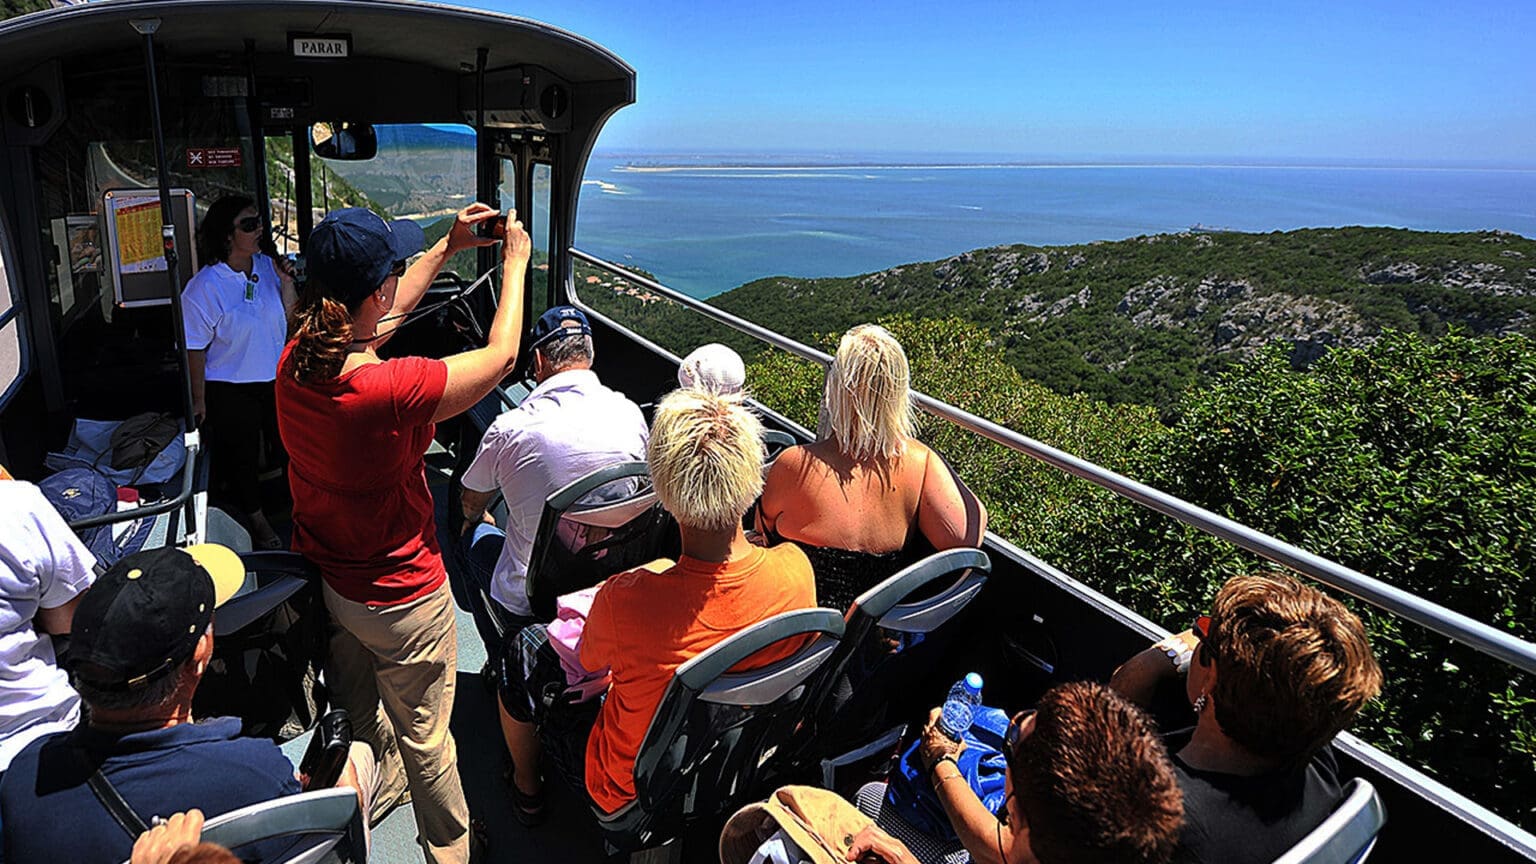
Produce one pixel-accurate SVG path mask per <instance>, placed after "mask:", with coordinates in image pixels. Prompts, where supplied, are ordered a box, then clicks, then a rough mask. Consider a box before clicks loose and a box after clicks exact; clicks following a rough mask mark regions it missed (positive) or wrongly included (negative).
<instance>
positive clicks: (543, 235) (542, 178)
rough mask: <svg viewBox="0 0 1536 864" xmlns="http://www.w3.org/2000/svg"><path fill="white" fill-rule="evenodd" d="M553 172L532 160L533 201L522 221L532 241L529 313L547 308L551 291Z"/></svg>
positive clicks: (546, 164) (542, 163) (546, 166)
mask: <svg viewBox="0 0 1536 864" xmlns="http://www.w3.org/2000/svg"><path fill="white" fill-rule="evenodd" d="M553 179H554V172H553V170H551V168H550V166H549V163H548V162H535V163H534V165H533V201H532V202H530V204H531V206H530V207H529V209H530V210H531V211H532V212H531V213H530V214H529V215H530V216H531V217H532V218H531V219H529V220H526V222H527V227H528V238H529V239H530V240H532V241H533V257H532V263H533V276H534V278H533V279H532V280H531V281H530V282H529V284H528V291H529V293H530V294H532V295H533V314H535V315H539V314H541V313H543V311H544V310H545V309H547V308H549V298H550V296H551V295H552V293H553V291H552V290H551V283H550V279H551V278H552V277H551V275H550V274H551V271H550V267H549V258H550V243H551V241H552V239H553V238H552V232H551V230H550V229H551V226H550V218H549V202H550V188H551V186H553Z"/></svg>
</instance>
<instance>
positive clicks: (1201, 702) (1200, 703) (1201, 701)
mask: <svg viewBox="0 0 1536 864" xmlns="http://www.w3.org/2000/svg"><path fill="white" fill-rule="evenodd" d="M1194 709H1195V713H1196V714H1199V713H1200V712H1201V711H1204V710H1205V694H1204V693H1201V694H1200V695H1199V696H1198V697H1196V699H1195V704H1194Z"/></svg>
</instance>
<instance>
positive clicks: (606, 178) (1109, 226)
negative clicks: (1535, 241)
mask: <svg viewBox="0 0 1536 864" xmlns="http://www.w3.org/2000/svg"><path fill="white" fill-rule="evenodd" d="M1341 225H1380V226H1392V227H1399V228H1415V229H1421V230H1428V231H1474V230H1482V229H1494V228H1496V229H1502V230H1506V231H1513V232H1516V233H1519V234H1523V235H1525V236H1528V237H1530V236H1536V170H1518V169H1514V170H1501V169H1447V168H1425V169H1413V168H1372V167H1347V168H1320V167H1289V166H1265V167H1251V166H1188V165H1168V166H1157V165H1102V166H1083V165H1072V166H1065V165H1037V166H1027V165H990V166H989V165H952V166H946V165H927V166H924V165H901V166H896V165H867V166H834V165H816V164H810V165H805V164H802V165H798V166H756V167H752V166H744V167H735V168H732V167H717V166H697V165H687V164H684V165H674V166H654V165H650V164H648V163H647V162H643V161H640V160H630V159H618V158H594V159H592V161H591V162H590V163H589V164H588V166H587V173H586V177H585V181H584V185H583V188H582V192H581V203H580V209H579V211H578V216H577V224H576V245H577V246H578V247H580V248H582V249H584V250H586V251H588V252H591V253H593V254H596V255H600V256H602V257H605V258H609V259H610V260H614V261H617V262H618V263H620V264H628V265H633V266H637V267H641V268H643V269H645V270H649V271H651V272H652V273H655V274H656V275H657V276H658V277H659V278H660V279H661V281H662V282H663V283H665V284H667V285H670V286H672V287H674V288H677V289H679V290H682V291H685V292H687V293H689V294H691V295H693V296H696V297H708V296H711V295H714V294H718V293H720V292H722V291H727V290H729V289H731V288H734V287H736V286H737V285H740V284H742V283H744V282H749V281H751V280H753V279H757V278H761V277H764V276H775V275H787V276H848V275H854V274H858V273H866V272H870V271H874V270H881V269H885V268H887V267H892V266H895V265H897V264H903V263H907V262H911V261H927V260H934V259H938V258H945V257H948V256H951V255H955V254H958V253H960V252H964V251H966V250H969V249H977V248H981V247H986V246H997V245H1002V244H1009V243H1028V244H1034V245H1059V244H1072V243H1087V242H1091V241H1094V240H1120V239H1124V238H1127V237H1135V236H1138V235H1142V234H1157V233H1164V232H1171V231H1182V230H1185V229H1188V228H1191V227H1194V226H1204V227H1207V228H1222V229H1234V230H1240V231H1273V230H1289V229H1293V228H1305V227H1324V226H1341Z"/></svg>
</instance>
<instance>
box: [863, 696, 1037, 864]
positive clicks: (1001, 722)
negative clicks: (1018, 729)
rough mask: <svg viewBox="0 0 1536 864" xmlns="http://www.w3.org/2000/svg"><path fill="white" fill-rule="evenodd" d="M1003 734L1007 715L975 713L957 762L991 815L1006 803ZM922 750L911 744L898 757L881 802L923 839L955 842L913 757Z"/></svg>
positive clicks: (995, 711)
mask: <svg viewBox="0 0 1536 864" xmlns="http://www.w3.org/2000/svg"><path fill="white" fill-rule="evenodd" d="M1007 732H1008V715H1007V714H1005V713H1003V712H1002V711H999V710H998V709H996V708H988V707H986V706H981V707H980V708H977V709H976V718H975V720H974V722H972V724H971V728H970V729H968V730H966V733H965V735H964V738H965V749H964V750H963V751H961V753H960V758H959V759H957V760H956V763H957V764H958V765H959V766H960V774H961V775H962V776H963V777H965V782H966V783H967V784H968V785H969V786H970V787H971V791H972V792H975V793H976V797H977V798H980V799H981V803H982V804H983V805H984V806H986V808H987V810H988V811H989V812H991V813H994V814H995V813H997V812H998V811H1000V810H1002V809H1003V800H1004V798H1005V797H1006V792H1005V790H1004V784H1005V780H1004V778H1005V775H1006V774H1007V772H1008V763H1007V760H1006V759H1004V757H1003V736H1004V735H1005V734H1007ZM921 744H922V742H921V741H915V742H913V744H912V746H911V747H909V748H907V752H905V753H903V754H901V762H900V763H898V764H897V766H896V770H895V771H894V772H892V774H891V780H890V784H889V785H888V786H887V787H886V792H885V797H886V801H887V802H888V803H889V804H890V805H891V806H893V807H894V808H895V809H896V812H897V813H898V814H900V815H901V817H902V819H904V820H906V822H907V823H908V824H909V825H911V826H912V827H914V828H916V829H918V830H919V831H922V832H923V833H924V834H927V835H929V836H930V837H935V838H938V839H940V840H954V839H956V837H955V829H954V828H953V827H951V826H950V824H949V815H948V814H947V813H945V812H944V806H943V805H942V804H940V803H939V797H938V795H937V794H936V793H935V792H934V791H933V786H932V784H931V783H930V782H929V780H930V778H931V776H932V775H930V774H929V773H928V770H927V769H926V768H924V767H923V761H922V759H920V758H919V757H918V755H917V748H918V747H919V746H920V745H921Z"/></svg>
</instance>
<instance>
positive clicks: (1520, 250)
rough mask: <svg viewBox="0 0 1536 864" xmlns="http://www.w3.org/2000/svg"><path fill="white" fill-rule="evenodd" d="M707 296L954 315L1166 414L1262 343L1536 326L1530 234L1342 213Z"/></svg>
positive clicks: (823, 318) (651, 319) (1041, 367)
mask: <svg viewBox="0 0 1536 864" xmlns="http://www.w3.org/2000/svg"><path fill="white" fill-rule="evenodd" d="M584 296H585V295H584ZM599 300H600V301H609V302H606V303H604V307H605V308H610V307H611V308H614V309H617V310H622V311H619V312H617V313H616V314H620V315H622V316H625V318H626V320H634V321H636V322H637V323H638V324H639V325H640V329H641V330H642V332H646V333H657V332H661V333H666V334H676V337H677V338H678V339H680V340H684V342H683V344H697V342H698V341H702V338H703V336H704V333H703V331H702V330H701V329H700V326H699V324H698V323H697V316H694V315H691V314H689V313H687V312H686V311H685V310H682V309H678V308H675V307H670V306H669V304H650V305H648V306H645V307H644V308H636V304H626V303H617V302H613V301H612V298H611V297H601V298H599ZM711 302H712V303H715V304H716V305H718V306H720V307H721V308H723V309H726V310H729V311H732V312H736V313H738V314H741V315H743V316H745V317H748V318H751V319H752V320H754V321H757V322H758V323H761V324H764V325H766V326H768V327H771V328H773V329H775V330H778V331H779V332H782V333H785V334H787V335H790V336H793V337H796V338H799V339H807V338H810V337H811V336H813V335H814V334H817V333H825V332H831V331H841V330H843V329H845V328H847V327H849V326H852V325H853V324H856V323H859V322H861V321H868V320H872V319H874V318H878V317H881V316H883V315H890V314H894V313H906V314H910V315H913V316H917V317H951V316H955V317H962V318H966V319H968V320H971V321H973V322H975V323H976V324H979V325H981V326H982V327H983V328H985V329H986V330H987V331H988V332H989V333H991V334H992V337H993V338H994V339H995V340H996V341H997V344H998V345H999V347H1001V349H1002V350H1003V352H1004V356H1005V357H1006V359H1007V361H1008V362H1009V363H1010V364H1011V365H1012V366H1013V367H1014V368H1015V369H1018V370H1019V372H1020V373H1021V374H1022V375H1023V376H1024V377H1025V378H1029V379H1032V380H1035V381H1038V382H1040V383H1042V384H1045V385H1046V386H1048V387H1050V388H1051V389H1053V390H1056V391H1057V392H1060V393H1084V394H1087V395H1090V396H1093V397H1096V398H1099V399H1104V400H1106V401H1110V402H1136V403H1141V404H1150V405H1155V406H1157V407H1159V408H1162V409H1165V410H1166V409H1169V408H1171V407H1172V406H1173V405H1174V404H1175V403H1176V402H1177V400H1178V398H1179V395H1180V394H1181V393H1183V392H1184V391H1185V390H1186V389H1187V388H1188V387H1190V386H1191V385H1194V384H1196V383H1199V382H1203V381H1207V380H1209V379H1210V377H1211V376H1212V375H1213V374H1215V373H1217V372H1219V371H1220V370H1222V369H1223V368H1226V367H1227V366H1228V365H1230V364H1231V363H1232V362H1233V361H1235V360H1241V359H1244V358H1247V357H1250V356H1252V355H1253V354H1254V353H1255V352H1256V351H1258V350H1259V349H1260V348H1261V347H1263V346H1265V345H1268V344H1270V343H1271V342H1275V341H1280V342H1283V343H1285V344H1286V345H1287V346H1288V347H1289V349H1290V351H1289V359H1290V360H1291V361H1292V362H1293V364H1294V365H1296V366H1297V367H1303V366H1305V365H1307V364H1309V363H1311V362H1313V361H1315V360H1316V359H1317V358H1318V357H1320V356H1322V354H1323V353H1325V352H1326V350H1327V349H1328V348H1331V347H1335V346H1343V347H1355V346H1361V345H1366V344H1369V343H1370V342H1372V341H1374V340H1375V339H1376V338H1377V336H1378V335H1379V334H1380V333H1381V332H1382V331H1384V330H1386V329H1395V330H1401V331H1404V332H1410V333H1421V334H1424V335H1427V336H1432V337H1433V336H1439V335H1441V334H1443V333H1445V332H1446V329H1447V328H1448V327H1450V326H1452V325H1461V326H1463V327H1465V328H1466V329H1467V330H1468V331H1469V332H1471V333H1475V334H1483V333H1506V332H1519V333H1531V332H1533V331H1536V241H1532V240H1530V239H1528V238H1525V237H1521V236H1519V235H1515V234H1508V233H1502V232H1479V233H1466V234H1445V233H1433V232H1423V231H1406V230H1399V229H1390V228H1358V227H1357V228H1327V229H1308V230H1300V231H1289V232H1275V233H1271V234H1241V233H1227V232H1221V233H1185V234H1173V235H1158V236H1151V237H1138V238H1134V239H1131V240H1123V241H1118V242H1112V243H1091V244H1086V245H1079V246H1057V247H1035V246H1002V247H996V248H991V249H978V250H975V251H972V252H967V253H965V254H963V255H959V256H956V257H954V258H950V259H947V260H944V261H935V262H926V263H919V264H906V265H902V266H900V267H894V268H891V269H890V270H885V271H881V272H879V273H871V274H867V275H864V276H854V277H847V278H827V279H796V278H789V277H770V278H766V279H759V280H757V281H755V282H751V283H748V284H746V285H743V286H741V287H739V288H736V289H735V290H732V291H728V292H726V293H725V294H722V295H720V296H718V297H715V298H713V299H712V300H711ZM733 344H735V345H736V346H738V348H740V349H743V350H747V351H755V350H758V349H757V346H756V345H755V344H753V343H751V342H750V341H748V340H742V339H737V340H735V341H734V342H733Z"/></svg>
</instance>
